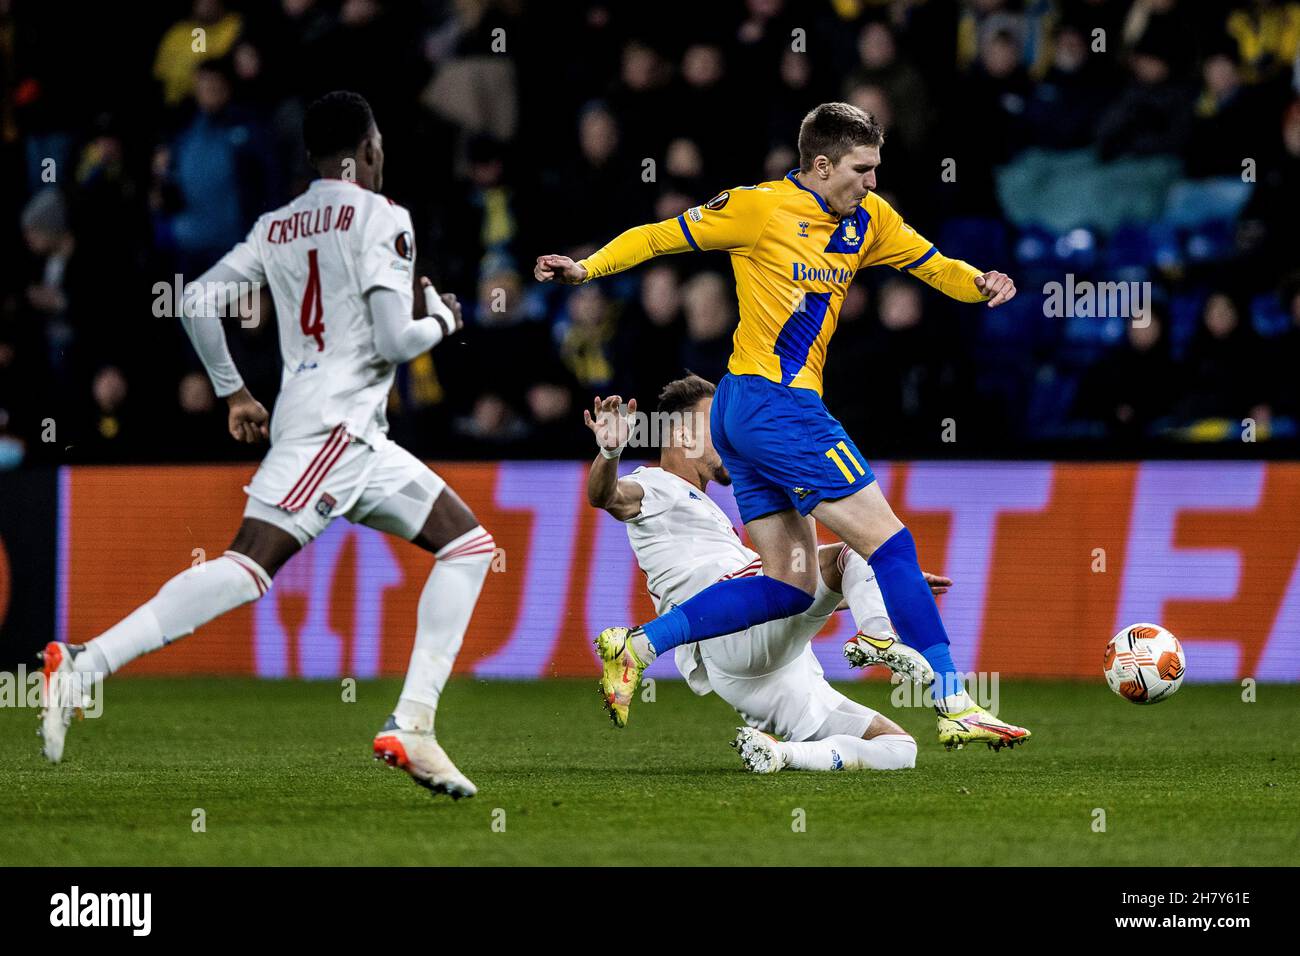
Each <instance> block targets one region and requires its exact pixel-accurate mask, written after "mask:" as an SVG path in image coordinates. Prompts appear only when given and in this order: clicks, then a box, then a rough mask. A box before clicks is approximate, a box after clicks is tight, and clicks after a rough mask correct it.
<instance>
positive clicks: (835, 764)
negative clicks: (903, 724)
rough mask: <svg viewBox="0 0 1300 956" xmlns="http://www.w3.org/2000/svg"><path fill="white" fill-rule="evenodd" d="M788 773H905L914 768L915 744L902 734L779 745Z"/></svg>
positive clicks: (840, 735) (841, 736) (832, 738)
mask: <svg viewBox="0 0 1300 956" xmlns="http://www.w3.org/2000/svg"><path fill="white" fill-rule="evenodd" d="M779 746H780V747H781V748H782V749H783V750H784V751H785V752H786V756H787V758H788V763H787V764H786V766H787V767H789V768H790V769H791V770H907V769H909V768H911V767H915V766H916V741H915V740H913V739H912V738H911V737H909V736H908V735H906V734H880V735H879V736H876V737H872V738H871V739H870V740H863V739H862V738H861V737H850V736H849V735H848V734H836V735H834V736H833V737H827V738H826V739H824V740H805V741H802V742H799V743H782V744H780V745H779Z"/></svg>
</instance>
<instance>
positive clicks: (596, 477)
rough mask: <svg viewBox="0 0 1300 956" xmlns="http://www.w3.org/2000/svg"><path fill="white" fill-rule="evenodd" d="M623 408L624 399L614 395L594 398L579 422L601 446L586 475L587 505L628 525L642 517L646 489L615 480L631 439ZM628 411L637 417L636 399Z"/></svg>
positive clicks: (634, 483) (631, 401) (630, 403)
mask: <svg viewBox="0 0 1300 956" xmlns="http://www.w3.org/2000/svg"><path fill="white" fill-rule="evenodd" d="M622 405H623V399H622V398H620V397H619V396H617V395H611V396H610V397H609V398H605V399H602V398H601V397H600V396H599V395H597V396H596V400H595V401H594V402H592V406H591V411H587V410H586V409H583V412H582V420H583V422H585V423H586V426H587V427H588V428H590V429H591V432H592V434H593V435H595V436H596V444H597V445H599V446H600V454H599V455H597V456H596V460H595V461H593V462H592V463H591V470H590V471H589V472H588V473H587V503H588V504H590V505H591V506H592V507H593V508H602V509H604V510H605V511H608V512H609V513H610V514H612V515H613V516H614V517H615V518H617V519H618V520H619V521H627V520H629V519H631V518H635V517H636V516H637V515H638V514H640V513H641V499H642V498H644V497H645V489H643V488H642V487H641V485H640V484H639V483H638V482H635V481H627V480H620V479H619V477H618V460H619V457H620V456H621V455H622V454H623V448H624V446H626V445H627V442H628V438H629V437H630V435H631V426H630V424H629V423H628V420H627V417H626V416H625V415H623V414H622V412H621V410H620V409H621V407H622ZM627 410H628V414H635V413H636V399H635V398H633V399H630V400H629V401H628V403H627Z"/></svg>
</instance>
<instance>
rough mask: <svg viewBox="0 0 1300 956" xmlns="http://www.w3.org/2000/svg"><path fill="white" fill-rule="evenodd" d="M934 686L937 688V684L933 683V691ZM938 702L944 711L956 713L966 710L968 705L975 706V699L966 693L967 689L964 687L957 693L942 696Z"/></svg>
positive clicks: (931, 686)
mask: <svg viewBox="0 0 1300 956" xmlns="http://www.w3.org/2000/svg"><path fill="white" fill-rule="evenodd" d="M936 683H937V682H936ZM934 688H935V684H931V685H930V690H931V691H932V692H933V690H934ZM936 703H937V706H938V707H939V709H941V710H942V711H943V712H944V713H946V714H956V713H959V712H960V711H963V710H965V709H966V708H968V707H972V706H974V704H975V701H973V700H971V696H970V694H968V693H966V689H965V688H964V687H963V688H962V689H961V690H959V691H957V692H956V693H955V694H949V695H948V696H947V697H943V698H941V699H940V700H938V701H937V702H936Z"/></svg>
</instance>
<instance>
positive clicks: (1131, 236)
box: [1105, 223, 1156, 270]
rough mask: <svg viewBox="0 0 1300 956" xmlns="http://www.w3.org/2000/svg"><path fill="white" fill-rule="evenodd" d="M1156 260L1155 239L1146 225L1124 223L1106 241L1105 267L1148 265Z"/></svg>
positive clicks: (1119, 267)
mask: <svg viewBox="0 0 1300 956" xmlns="http://www.w3.org/2000/svg"><path fill="white" fill-rule="evenodd" d="M1155 261H1156V241H1155V237H1154V236H1152V234H1151V229H1150V227H1149V226H1146V225H1139V224H1137V223H1126V224H1125V225H1123V226H1120V227H1119V228H1118V229H1116V230H1115V231H1114V232H1113V233H1111V236H1110V239H1109V240H1108V241H1107V243H1106V257H1105V263H1106V268H1107V269H1110V270H1118V269H1124V268H1127V267H1130V266H1150V265H1154V264H1155Z"/></svg>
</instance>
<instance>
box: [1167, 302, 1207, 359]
mask: <svg viewBox="0 0 1300 956" xmlns="http://www.w3.org/2000/svg"><path fill="white" fill-rule="evenodd" d="M1207 298H1209V293H1208V292H1207V291H1205V290H1204V289H1201V290H1198V291H1194V292H1183V293H1180V294H1178V295H1175V296H1174V297H1173V298H1172V299H1171V300H1170V301H1169V323H1170V326H1171V328H1170V329H1169V344H1170V346H1171V347H1172V349H1173V355H1174V358H1176V359H1181V358H1182V357H1183V353H1184V352H1185V351H1186V349H1187V343H1188V342H1190V341H1191V340H1192V336H1194V335H1195V334H1196V327H1197V325H1199V324H1200V321H1201V309H1203V308H1204V307H1205V300H1206V299H1207Z"/></svg>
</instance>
